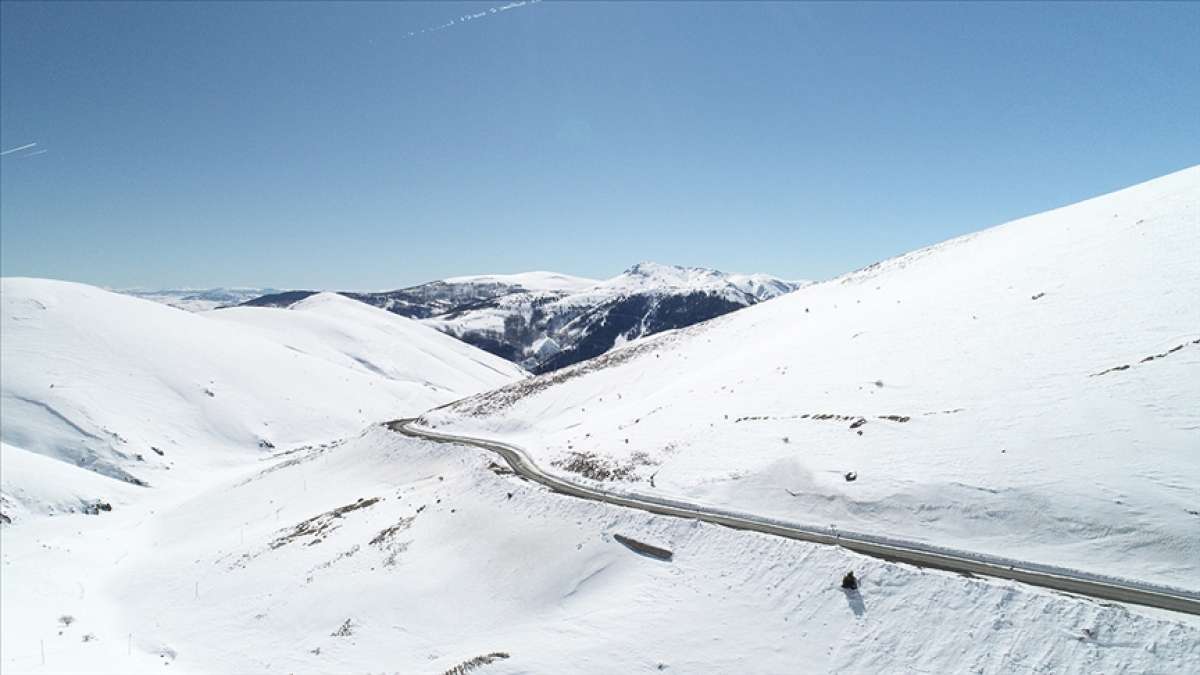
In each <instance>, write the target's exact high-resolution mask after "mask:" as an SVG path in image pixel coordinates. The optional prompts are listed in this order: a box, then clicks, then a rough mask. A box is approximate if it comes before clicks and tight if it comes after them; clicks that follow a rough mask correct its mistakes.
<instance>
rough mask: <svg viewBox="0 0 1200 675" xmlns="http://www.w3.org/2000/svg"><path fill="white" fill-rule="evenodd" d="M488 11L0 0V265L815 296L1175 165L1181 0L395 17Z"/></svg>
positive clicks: (577, 9) (195, 280)
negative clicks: (858, 273) (756, 290)
mask: <svg viewBox="0 0 1200 675" xmlns="http://www.w3.org/2000/svg"><path fill="white" fill-rule="evenodd" d="M501 5H503V2H500V3H490V2H485V3H461V4H448V3H441V4H424V3H397V4H384V3H365V4H316V3H305V4H287V3H282V2H260V3H241V4H220V3H216V2H204V3H169V4H152V3H148V2H146V3H132V4H104V3H84V4H69V3H42V4H33V3H14V2H5V3H3V5H2V6H0V7H2V8H0V146H2V147H0V150H9V149H11V148H16V147H19V146H22V145H26V144H28V143H37V145H36V146H33V147H31V148H29V149H26V150H20V151H17V152H12V153H9V154H6V155H4V156H3V157H0V266H2V268H3V269H2V272H3V274H4V275H31V276H47V277H56V278H65V279H73V280H78V281H84V282H89V283H96V284H101V285H108V286H117V287H125V286H143V287H168V286H193V287H201V286H213V285H264V286H275V287H288V288H297V287H304V288H342V289H377V288H391V287H398V286H404V285H409V284H413V283H418V282H421V281H425V280H429V279H434V278H438V277H444V276H449V275H455V274H467V273H479V272H513V271H521V270H527V269H552V270H558V271H563V272H568V273H575V274H580V275H585V276H597V277H604V276H609V275H612V274H615V273H617V272H619V271H620V270H622V269H624V268H625V267H627V266H629V265H631V264H632V263H634V262H637V261H639V260H656V261H659V262H668V263H679V264H689V265H702V266H710V267H716V268H719V269H726V270H730V271H746V272H750V271H762V272H770V273H773V274H777V275H780V276H784V277H790V278H826V277H830V276H833V275H836V274H838V273H840V272H843V271H848V270H850V269H853V268H856V267H860V266H862V265H865V264H868V263H870V262H873V261H875V260H878V259H880V258H884V257H887V256H891V255H895V254H899V253H902V252H904V251H907V250H910V249H913V248H917V247H920V246H923V245H926V244H929V243H933V242H936V241H940V240H942V239H945V238H948V237H951V236H954V235H957V234H962V233H965V232H970V231H973V230H977V229H980V228H983V227H986V226H989V225H993V224H996V223H1000V222H1003V221H1005V220H1009V219H1012V218H1015V217H1019V216H1022V215H1026V214H1029V213H1034V212H1038V211H1042V210H1045V209H1048V208H1052V207H1055V206H1059V205H1062V204H1066V203H1070V202H1072V201H1077V200H1079V199H1083V198H1086V197H1089V196H1093V195H1096V194H1100V193H1104V192H1107V191H1110V190H1113V189H1116V188H1120V187H1124V186H1126V185H1129V184H1132V183H1136V182H1140V181H1142V180H1146V179H1149V178H1152V177H1155V176H1158V175H1161V174H1165V173H1169V172H1171V171H1175V170H1178V169H1181V168H1184V167H1187V166H1190V165H1192V164H1195V163H1197V162H1200V40H1197V39H1196V35H1197V34H1198V33H1200V4H1194V3H1168V4H1133V5H1125V4H1116V3H1102V4H1083V3H1059V4H1026V3H1021V4H1014V5H997V4H968V5H954V4H917V5H901V4H870V5H855V4H832V5H827V4H806V3H784V4H769V3H737V4H720V3H700V4H685V3H679V2H670V3H653V4H635V3H628V2H627V3H595V4H592V3H576V2H552V1H546V2H541V3H537V4H533V5H527V6H524V7H518V8H512V9H508V10H506V11H503V12H497V13H493V14H489V15H487V16H484V17H482V18H479V19H475V20H471V21H465V22H462V21H460V22H456V23H454V24H452V25H450V26H448V27H446V28H444V29H442V30H436V31H426V32H420V31H421V30H422V29H427V28H431V27H434V26H439V25H442V24H445V23H446V22H447V21H449V20H451V19H454V18H455V17H458V16H461V15H464V14H468V13H472V12H478V11H481V10H484V9H486V8H489V7H499V6H501ZM414 31H416V32H417V34H416V35H413V36H409V35H408V33H410V32H414ZM42 150H44V151H45V152H39V151H42ZM34 153H39V154H34Z"/></svg>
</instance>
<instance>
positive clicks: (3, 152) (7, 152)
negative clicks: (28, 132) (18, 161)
mask: <svg viewBox="0 0 1200 675" xmlns="http://www.w3.org/2000/svg"><path fill="white" fill-rule="evenodd" d="M35 145H37V143H27V144H26V145H22V146H21V147H19V148H9V149H8V150H4V151H2V152H0V155H9V154H12V153H14V152H20V151H22V150H28V149H30V148H32V147H33V146H35Z"/></svg>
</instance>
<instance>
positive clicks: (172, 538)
mask: <svg viewBox="0 0 1200 675" xmlns="http://www.w3.org/2000/svg"><path fill="white" fill-rule="evenodd" d="M491 459H492V458H491V457H488V456H486V455H484V454H482V453H481V452H479V451H478V450H475V449H471V448H463V447H459V446H453V445H446V444H432V443H425V442H419V441H414V440H411V439H408V438H405V437H402V436H399V435H398V434H395V433H392V432H390V431H387V430H385V429H384V428H382V427H375V428H372V429H370V430H368V431H366V432H365V433H363V434H359V435H356V436H354V437H352V438H349V439H347V440H346V441H345V442H342V443H337V444H333V445H330V446H327V447H315V448H311V449H309V450H306V451H301V452H297V453H293V454H291V455H288V456H282V457H278V458H277V459H276V460H275V461H273V462H270V463H267V462H262V463H259V465H258V466H244V467H243V472H242V473H241V474H240V475H238V476H236V477H231V478H230V479H228V480H216V481H209V482H207V483H206V484H204V485H203V486H202V489H199V490H198V491H197V492H196V494H195V495H194V496H192V497H191V498H189V499H185V500H180V499H175V500H171V499H168V498H167V497H169V494H168V493H163V492H161V491H160V492H158V493H157V494H156V497H158V498H159V499H158V501H156V502H155V503H149V504H146V505H144V506H138V507H135V508H129V509H121V510H117V511H114V512H112V513H106V514H103V515H101V516H99V517H95V516H85V515H71V516H65V517H59V518H51V519H45V520H43V521H41V522H39V523H37V525H38V527H37V528H34V527H11V528H3V529H0V536H2V537H3V570H4V573H3V575H0V597H3V600H4V602H3V603H2V604H0V609H2V615H0V628H2V629H0V658H2V659H3V661H2V663H3V670H4V671H5V672H22V673H24V672H55V673H58V672H70V673H89V672H98V673H143V672H155V673H161V672H171V673H213V672H222V673H232V672H236V673H330V672H336V673H356V672H357V673H366V672H372V673H374V672H389V673H390V672H401V673H416V674H420V673H429V674H432V675H436V674H438V673H451V672H452V673H464V672H469V671H475V669H476V668H478V670H477V671H476V672H480V673H493V674H500V673H514V674H515V673H561V672H572V673H575V672H579V673H609V672H616V673H636V672H648V673H649V672H661V671H666V672H677V673H729V672H756V673H784V672H795V671H796V670H797V668H800V669H802V670H803V671H804V672H847V673H865V672H989V673H990V672H1055V673H1072V672H1076V673H1093V672H1120V671H1136V672H1161V673H1173V672H1180V673H1182V672H1196V670H1197V669H1198V668H1200V653H1198V651H1197V649H1196V645H1197V644H1198V643H1200V630H1198V629H1197V627H1196V626H1195V625H1194V624H1189V623H1187V622H1186V621H1184V620H1182V619H1181V618H1180V617H1178V616H1175V615H1170V614H1166V613H1153V612H1148V611H1144V610H1138V609H1126V608H1123V607H1118V606H1114V605H1111V604H1105V603H1097V602H1093V601H1089V600H1084V599H1079V598H1075V597H1071V596H1066V595H1062V594H1058V593H1052V592H1046V591H1042V590H1038V589H1032V588H1028V587H1023V586H1021V585H1019V584H1013V583H1007V582H997V581H989V580H984V579H970V578H966V577H963V576H960V575H957V574H950V573H943V572H933V571H924V570H919V569H915V568H912V567H909V566H905V565H895V564H889V563H885V562H882V561H879V560H874V559H869V558H862V557H860V556H857V555H854V554H851V553H848V552H845V551H843V550H840V549H836V548H833V547H825V546H817V545H810V544H803V543H799V542H792V541H787V540H781V539H776V538H771V537H766V536H762V535H755V534H747V533H742V532H738V531H735V530H729V529H726V528H722V527H714V526H709V525H701V524H698V523H695V522H694V521H688V520H680V519H670V518H660V517H653V516H648V515H646V514H644V513H640V512H637V511H629V510H626V509H618V508H614V507H611V506H607V505H603V504H598V503H593V502H585V501H580V500H576V499H569V498H564V497H561V496H558V495H554V494H550V493H548V492H546V491H545V490H544V489H542V488H540V487H538V486H536V485H533V484H530V483H528V482H526V481H523V480H519V479H516V478H513V477H512V476H511V475H507V474H505V473H504V472H503V471H502V470H500V469H499V467H497V466H495V465H494V464H492V462H491ZM615 535H624V536H628V537H633V538H635V539H638V540H640V541H645V542H653V543H654V544H657V545H659V546H663V547H667V548H669V549H670V550H672V551H673V554H674V556H673V559H672V560H671V561H670V562H664V561H660V560H655V559H651V558H648V557H644V556H641V555H638V554H636V553H634V552H633V551H631V550H629V549H627V548H625V547H624V546H622V545H621V544H620V543H618V542H617V541H616V540H615ZM848 569H852V570H855V571H856V572H857V574H858V576H859V577H860V578H861V579H862V585H861V587H860V590H859V591H858V592H853V593H847V592H844V591H842V590H841V589H840V588H839V587H838V582H839V581H840V579H841V576H842V575H843V574H844V573H845V572H846V570H848ZM64 617H67V618H64ZM471 664H473V667H468V666H470V665H471ZM797 664H801V665H800V666H798V665H797ZM456 667H461V669H460V670H452V669H454V668H456Z"/></svg>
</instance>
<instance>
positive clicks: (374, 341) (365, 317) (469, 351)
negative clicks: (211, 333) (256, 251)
mask: <svg viewBox="0 0 1200 675" xmlns="http://www.w3.org/2000/svg"><path fill="white" fill-rule="evenodd" d="M291 310H293V311H287V310H283V309H273V308H259V307H231V308H227V309H220V310H215V311H212V312H209V313H207V314H206V316H209V317H212V318H215V319H219V320H223V321H230V322H232V323H235V324H237V325H240V326H244V327H246V328H249V329H251V330H253V331H255V332H259V333H261V334H262V335H263V336H264V337H267V338H269V339H271V340H272V341H275V342H279V343H281V344H283V345H284V346H285V347H287V348H288V349H292V350H295V351H298V352H301V353H304V354H308V355H309V356H316V357H318V358H320V359H323V360H326V361H329V362H330V363H334V364H337V365H339V366H343V367H345V368H348V369H350V370H357V371H361V372H363V373H369V374H374V375H379V376H381V377H384V378H386V379H389V380H395V381H399V382H410V383H412V382H415V383H420V384H422V385H423V386H425V387H426V388H427V389H430V390H431V391H434V392H440V393H441V394H442V395H443V396H445V397H447V400H452V399H454V398H457V397H460V396H464V395H466V393H467V392H472V393H473V392H478V391H481V390H484V389H492V388H495V387H498V386H500V385H502V384H507V383H509V382H511V381H513V380H515V379H519V378H521V377H522V376H523V375H524V373H523V372H522V371H521V369H520V368H519V367H518V366H516V365H514V364H512V363H510V362H509V361H506V360H504V359H501V358H499V357H497V356H493V355H492V354H488V353H487V352H484V351H482V350H480V349H476V348H475V347H472V346H471V345H468V344H464V343H462V342H460V341H458V340H452V339H447V337H446V336H445V335H443V334H441V333H439V332H438V331H436V330H434V329H432V328H430V327H428V326H426V325H423V324H421V323H419V322H417V321H414V320H412V319H409V318H406V317H403V316H398V315H396V314H392V313H391V312H387V311H384V310H382V309H378V308H376V307H371V306H370V305H365V304H363V303H361V302H357V301H355V300H351V299H350V298H347V297H345V296H342V295H338V294H337V293H319V294H317V295H313V296H310V297H308V298H305V299H304V300H301V301H300V302H297V303H296V304H294V305H292V306H291ZM431 400H432V399H431Z"/></svg>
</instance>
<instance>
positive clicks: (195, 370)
mask: <svg viewBox="0 0 1200 675" xmlns="http://www.w3.org/2000/svg"><path fill="white" fill-rule="evenodd" d="M2 283H3V286H2V287H0V302H2V310H0V311H2V316H0V321H2V323H0V331H2V335H3V340H0V342H2V344H0V364H2V367H0V412H2V418H3V419H2V422H3V424H2V425H0V440H3V442H4V443H5V444H6V447H5V451H4V473H5V482H4V485H5V487H4V495H5V503H6V508H7V505H8V503H10V502H12V503H21V504H24V505H23V506H22V507H21V508H22V510H26V511H32V512H44V511H47V510H49V511H53V510H55V509H54V506H55V505H57V506H59V507H61V506H62V505H63V504H64V497H65V496H67V495H69V494H70V493H69V492H68V493H64V495H59V496H57V497H54V498H53V499H47V500H46V501H44V502H43V503H41V504H38V503H31V501H32V502H36V500H31V499H30V498H29V496H28V495H39V494H42V495H45V494H48V493H47V491H48V490H49V491H51V492H53V491H54V490H55V489H56V487H55V486H52V485H51V486H47V485H34V484H30V483H24V484H20V485H19V484H17V483H15V482H14V481H13V480H11V478H12V476H11V475H10V474H9V471H10V469H12V470H14V471H15V470H17V469H16V468H15V465H13V466H10V462H21V463H22V464H21V466H22V467H24V466H27V465H28V466H32V465H31V464H30V463H31V462H36V461H37V460H36V459H34V458H30V457H27V456H25V453H36V454H38V455H42V456H44V457H46V458H51V459H54V460H61V462H63V463H65V465H66V466H67V468H71V469H74V468H76V467H79V468H82V469H87V470H89V471H91V472H95V474H99V475H102V476H105V477H107V478H108V479H117V480H110V481H109V482H110V483H112V485H111V487H110V489H109V490H107V491H106V492H103V493H102V494H93V497H95V498H97V499H99V498H105V499H117V498H119V497H122V496H126V495H127V494H128V492H127V491H125V489H124V488H125V484H131V483H132V484H135V485H136V484H149V485H154V486H164V485H179V484H181V483H188V482H190V481H192V480H194V479H195V476H196V475H197V474H198V473H199V472H202V471H205V470H207V469H212V468H213V467H219V466H223V465H226V464H229V463H231V462H236V461H239V460H240V458H242V457H247V456H250V457H258V456H261V455H263V454H264V453H265V452H266V451H268V450H270V449H271V448H274V447H278V448H287V447H292V446H295V445H297V444H306V443H318V442H322V441H327V440H331V439H335V438H339V437H341V436H344V435H346V434H349V433H352V432H355V431H357V430H359V429H361V428H362V427H364V426H366V425H368V424H371V423H373V422H377V421H379V420H382V419H389V418H392V417H395V416H397V415H398V414H411V413H414V412H418V411H421V410H425V409H427V408H429V407H431V406H434V405H438V404H441V403H445V402H447V401H451V400H454V399H456V398H459V397H461V396H463V395H466V394H468V393H474V392H478V391H482V390H484V389H488V388H492V387H494V386H496V385H497V384H501V383H504V382H509V381H512V380H514V379H517V378H519V377H521V374H520V372H519V370H518V369H516V368H515V367H514V366H512V365H511V364H507V363H505V362H503V361H501V360H500V359H497V358H495V357H492V356H490V355H487V354H484V353H482V352H479V351H478V350H475V349H473V348H471V347H469V346H467V345H463V344H462V343H460V342H458V341H455V340H453V339H451V338H449V337H446V336H443V335H439V334H437V333H436V332H434V331H431V330H429V329H427V328H424V327H422V326H416V325H403V324H401V322H402V321H403V320H402V319H400V317H394V316H391V315H387V314H386V313H382V312H380V314H382V315H383V316H381V317H377V316H365V315H363V313H362V312H360V311H359V307H358V306H357V305H356V303H350V301H346V302H347V303H350V304H351V305H355V306H353V307H344V306H341V304H342V303H341V302H340V301H341V299H340V298H339V299H337V300H338V302H336V303H328V302H325V301H324V299H323V298H318V299H316V300H315V301H314V303H313V305H314V307H313V310H312V311H311V312H296V313H281V312H278V311H276V310H239V312H242V315H241V316H243V318H244V322H245V323H247V324H252V325H251V326H250V327H247V326H243V325H239V322H238V321H226V320H217V319H215V318H212V317H210V316H207V315H202V314H192V313H188V312H184V311H180V310H178V309H174V308H171V307H167V306H164V305H160V304H157V303H154V302H150V301H147V300H141V299H137V298H131V297H128V296H124V295H119V294H116V293H110V292H108V291H103V290H100V289H98V288H94V287H90V286H84V285H80V284H73V283H67V282H59V281H48V280H41V279H17V278H10V279H4V280H3V282H2ZM331 304H336V305H337V306H325V305H331ZM363 309H368V310H369V309H370V308H363ZM371 311H376V310H371ZM253 312H264V313H274V314H281V315H283V316H282V319H283V320H282V321H276V319H278V318H280V317H276V316H267V317H263V320H262V321H261V322H256V320H255V317H254V316H250V315H248V314H247V313H253ZM323 317H324V318H323ZM329 317H333V318H329ZM332 321H336V322H337V323H338V326H337V328H336V329H328V328H327V324H328V323H330V322H332ZM256 323H257V324H258V325H254V324H256ZM409 323H411V322H409ZM323 329H325V332H322V330H323ZM284 336H286V339H287V340H288V341H290V342H294V343H295V344H298V345H300V347H296V346H294V345H292V344H285V343H283V342H281V340H283V339H284ZM325 340H328V342H323V341H325ZM392 340H394V341H401V340H410V341H411V343H412V345H411V347H401V346H397V345H394V344H393V345H392V348H391V349H390V350H384V349H380V350H378V352H377V353H376V354H375V356H374V357H373V358H374V361H368V360H367V359H365V358H364V359H362V360H361V362H354V363H349V362H350V361H352V360H353V355H354V354H355V352H354V349H355V348H357V347H363V348H366V347H369V346H370V345H372V344H375V343H379V342H383V341H392ZM305 350H307V352H306V351H305ZM335 353H337V354H336V356H338V357H340V362H339V358H336V357H335ZM368 366H370V367H368ZM7 446H11V447H7ZM21 471H22V473H23V475H28V476H30V477H31V480H35V481H40V482H53V481H57V480H58V478H53V479H52V478H51V476H52V474H50V473H47V472H46V471H42V470H40V469H39V470H30V471H27V472H26V471H24V469H21ZM62 475H63V476H64V477H65V476H68V475H72V476H77V475H78V474H77V472H67V471H64V472H62ZM39 476H41V477H42V478H39ZM64 480H67V481H68V482H73V481H74V480H75V479H74V478H71V479H67V478H64ZM80 480H83V479H80ZM103 484H105V483H103V482H101V483H94V482H93V483H88V484H87V487H88V489H89V490H92V492H93V493H95V492H97V488H98V486H99V485H103ZM21 494H25V495H26V497H21ZM53 494H58V493H57V492H53ZM6 515H7V513H6ZM10 517H11V516H10Z"/></svg>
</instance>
